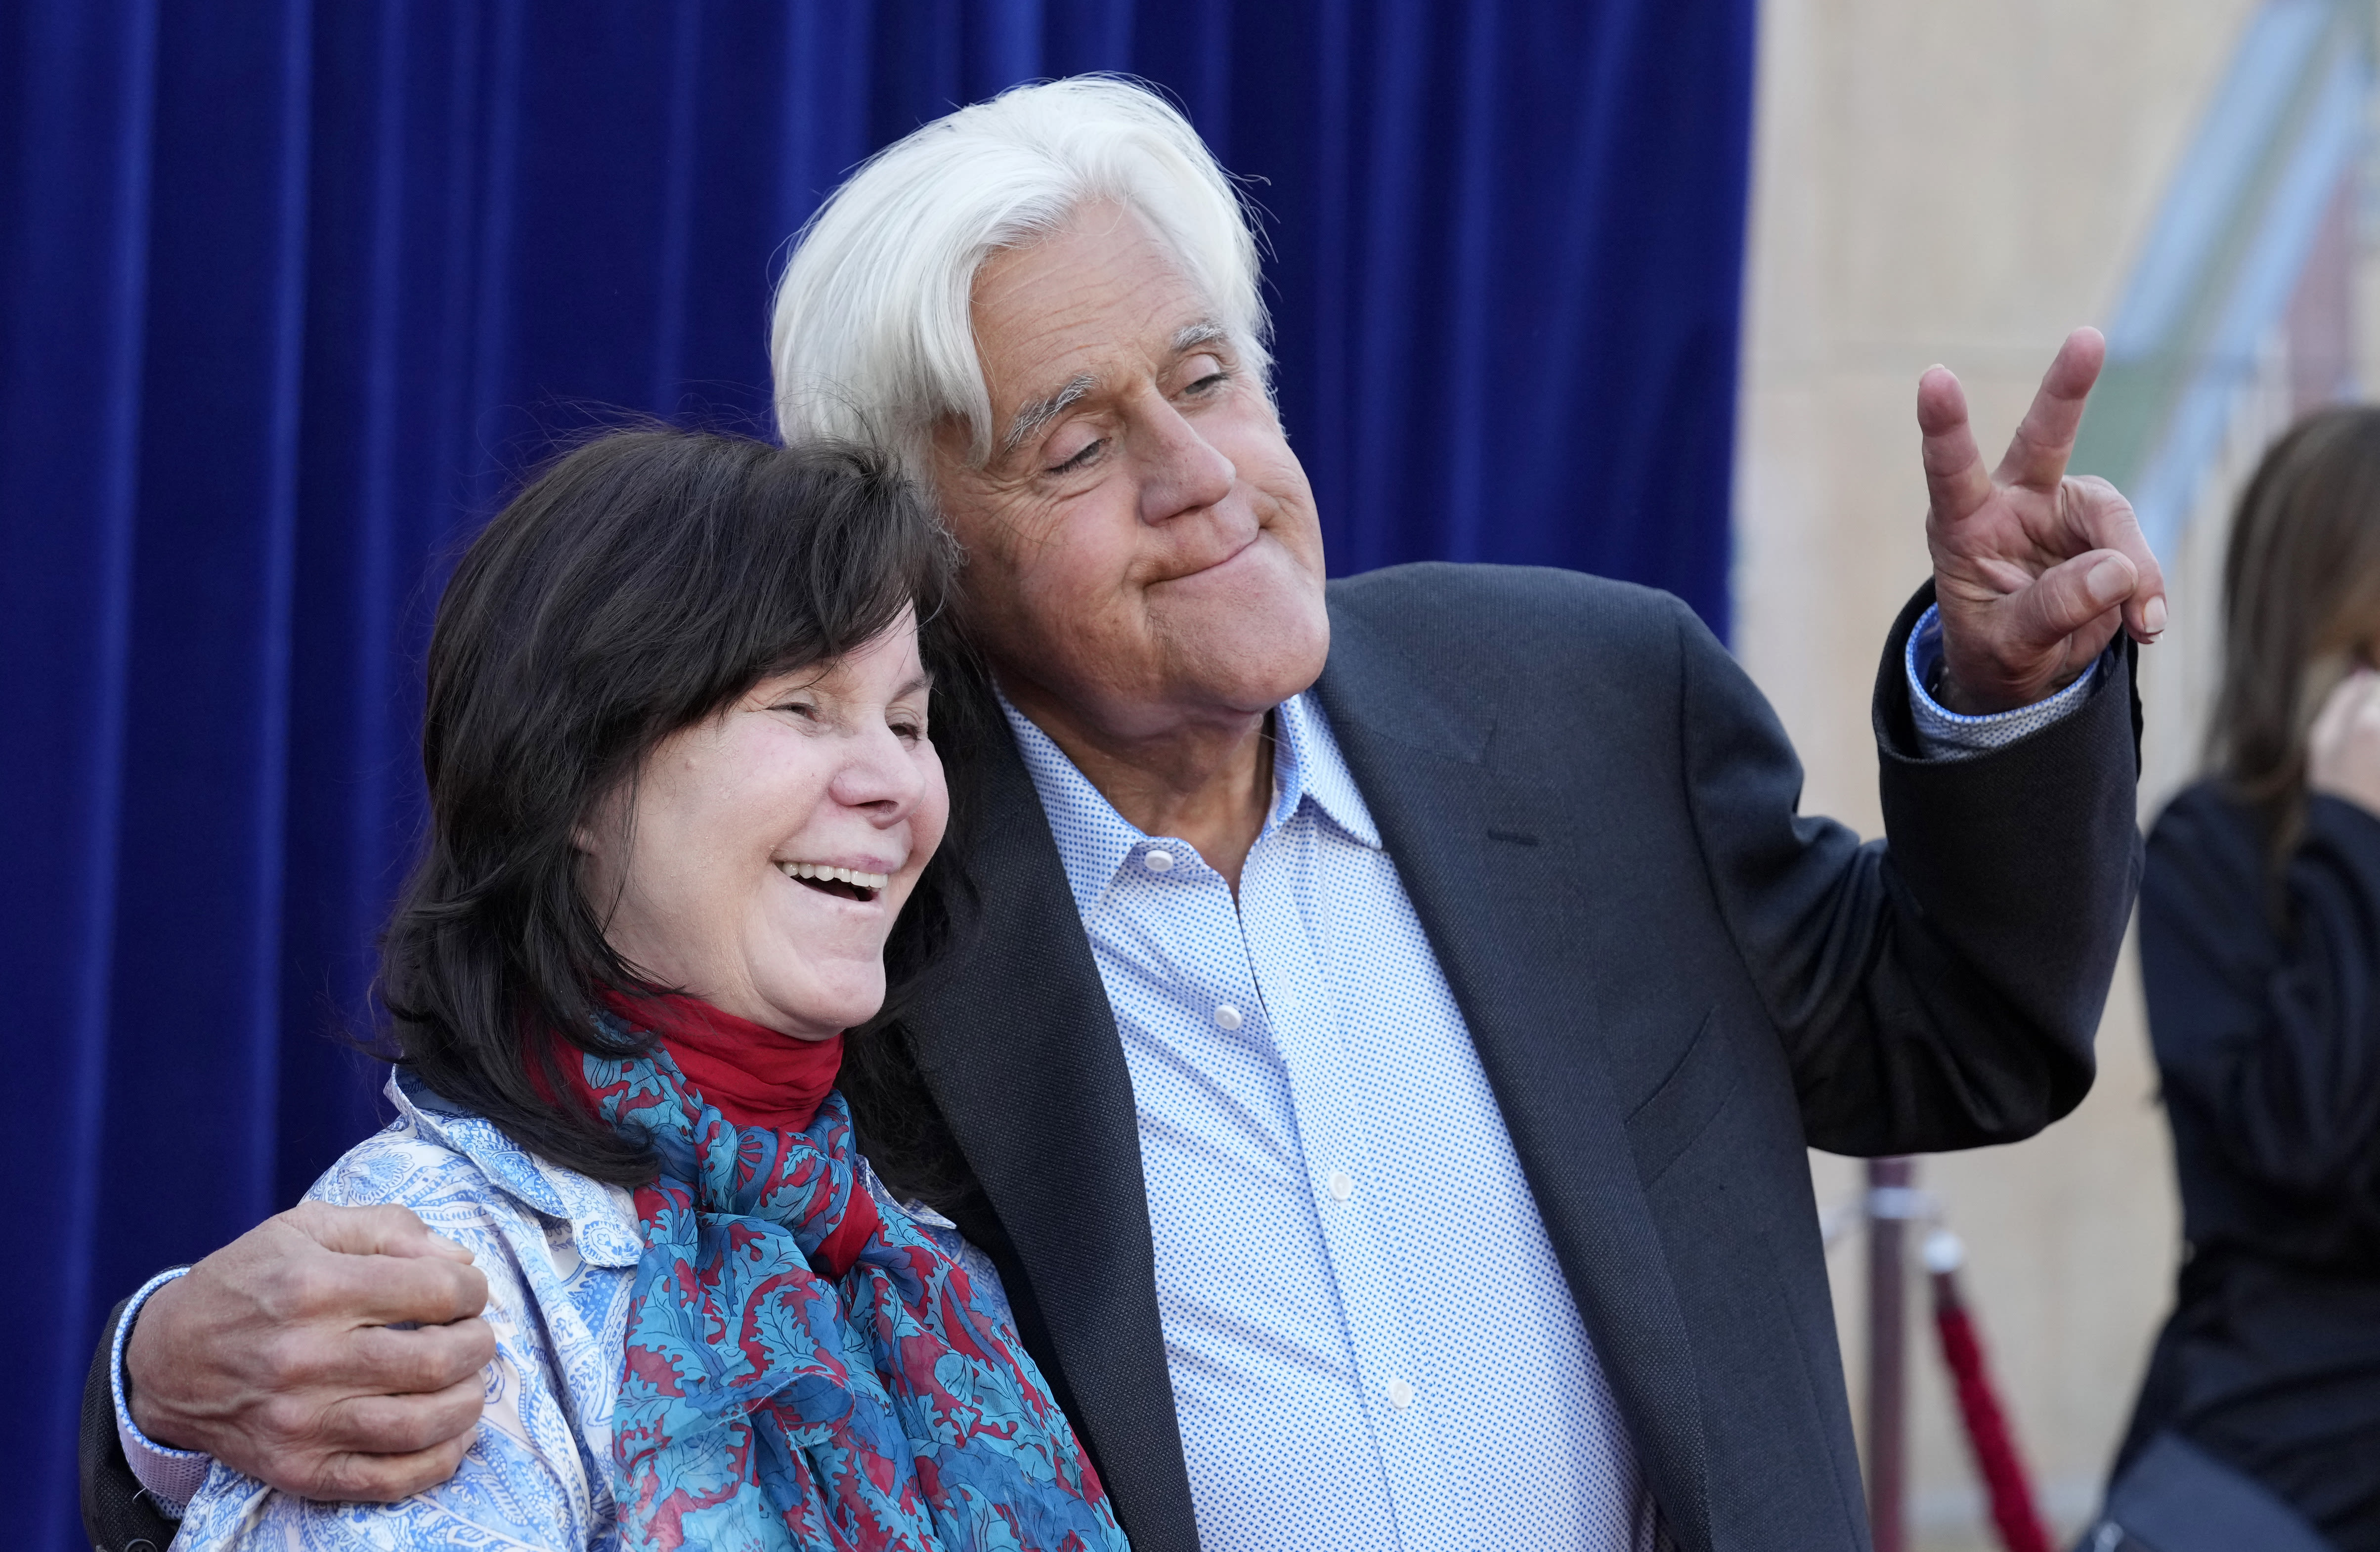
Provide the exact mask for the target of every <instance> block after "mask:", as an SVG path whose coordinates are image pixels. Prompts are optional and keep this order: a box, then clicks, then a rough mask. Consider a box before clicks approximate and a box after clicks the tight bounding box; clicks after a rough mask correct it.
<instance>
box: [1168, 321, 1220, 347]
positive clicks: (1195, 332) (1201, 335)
mask: <svg viewBox="0 0 2380 1552" xmlns="http://www.w3.org/2000/svg"><path fill="white" fill-rule="evenodd" d="M1231 337H1232V331H1231V330H1229V329H1226V328H1225V327H1223V325H1222V324H1220V323H1219V322H1217V321H1215V320H1213V319H1211V318H1207V319H1201V320H1200V321H1197V322H1196V323H1190V324H1185V325H1184V326H1183V327H1182V328H1179V329H1176V330H1175V331H1174V332H1173V348H1172V354H1173V355H1176V356H1179V355H1181V354H1182V353H1183V352H1184V351H1185V350H1196V349H1197V348H1198V347H1199V346H1202V345H1215V344H1219V343H1220V342H1222V341H1224V340H1228V339H1230V338H1231Z"/></svg>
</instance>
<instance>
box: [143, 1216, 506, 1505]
mask: <svg viewBox="0 0 2380 1552" xmlns="http://www.w3.org/2000/svg"><path fill="white" fill-rule="evenodd" d="M487 1302H488V1280H487V1279H486V1278H484V1277H482V1276H481V1275H480V1271H479V1268H477V1267H473V1266H472V1265H471V1257H470V1254H469V1253H468V1251H466V1250H464V1249H463V1247H462V1246H460V1245H458V1244H455V1243H454V1242H453V1241H451V1240H445V1239H442V1238H440V1237H439V1236H438V1235H436V1234H433V1233H431V1231H429V1229H428V1228H427V1227H425V1226H424V1225H423V1224H422V1221H421V1220H420V1219H419V1218H416V1217H415V1216H414V1215H413V1214H412V1213H411V1212H409V1211H407V1209H405V1208H403V1207H394V1206H386V1207H334V1206H323V1205H322V1204H321V1203H319V1202H308V1203H304V1204H302V1205H300V1206H297V1207H295V1208H293V1209H291V1210H290V1211H288V1212H285V1213H282V1214H280V1215H279V1216H277V1217H274V1218H269V1219H265V1220H264V1221H263V1222H262V1223H261V1224H259V1225H258V1226H257V1227H256V1228H254V1229H251V1230H249V1231H248V1232H247V1233H245V1234H243V1235H241V1236H240V1237H239V1238H238V1239H237V1240H234V1241H233V1242H232V1243H229V1244H227V1245H225V1246H224V1248H223V1249H221V1250H219V1251H217V1252H215V1253H214V1254H213V1255H210V1256H208V1257H207V1258H206V1259H205V1260H203V1261H201V1262H200V1263H199V1264H198V1265H197V1266H195V1267H191V1268H190V1270H189V1272H188V1274H186V1275H185V1276H183V1277H181V1278H178V1279H176V1280H175V1281H173V1282H170V1283H167V1284H166V1285H165V1286H164V1287H163V1288H161V1289H159V1290H158V1291H156V1292H155V1293H153V1294H152V1295H151V1296H150V1298H149V1302H148V1303H146V1304H144V1305H142V1306H141V1309H140V1319H139V1320H138V1321H137V1322H135V1323H134V1325H133V1328H132V1340H131V1341H130V1342H129V1343H128V1345H127V1348H126V1351H125V1355H124V1366H125V1371H126V1375H127V1380H128V1386H129V1389H130V1394H129V1396H128V1398H127V1399H128V1402H129V1404H130V1406H131V1409H132V1421H133V1423H134V1424H135V1425H137V1426H138V1427H139V1428H140V1431H141V1432H142V1433H143V1434H146V1435H147V1436H148V1437H151V1438H152V1439H155V1440H156V1441H157V1442H159V1443H160V1444H168V1445H173V1446H176V1447H177V1448H180V1449H198V1450H203V1451H204V1452H206V1453H207V1454H209V1455H212V1456H213V1457H214V1458H215V1459H217V1460H219V1461H224V1462H225V1464H227V1465H230V1466H232V1467H234V1468H235V1469H237V1470H239V1471H242V1472H245V1473H248V1474H249V1475H250V1476H253V1477H257V1478H260V1479H261V1480H262V1481H265V1482H268V1483H270V1484H272V1485H273V1486H275V1487H278V1488H280V1489H282V1490H283V1491H284V1492H288V1493H295V1494H297V1495H299V1496H300V1497H310V1498H336V1499H344V1500H349V1501H356V1502H365V1503H386V1502H392V1501H394V1500H395V1499H397V1498H401V1497H406V1496H407V1495H408V1494H411V1493H418V1492H419V1491H421V1490H422V1489H423V1488H425V1487H433V1486H436V1485H438V1484H439V1483H442V1482H443V1481H445V1480H446V1479H447V1478H448V1477H449V1476H452V1475H453V1474H454V1473H455V1467H456V1466H457V1465H459V1464H460V1463H461V1462H462V1459H463V1451H464V1450H465V1449H466V1448H468V1446H469V1444H470V1442H471V1438H472V1435H473V1434H474V1432H475V1431H476V1430H477V1428H478V1426H479V1422H480V1403H481V1400H482V1398H483V1397H484V1395H485V1385H484V1382H483V1380H482V1379H481V1377H480V1369H481V1368H482V1367H484V1366H485V1365H486V1364H488V1363H489V1361H490V1360H492V1359H493V1358H494V1357H495V1334H494V1333H493V1332H492V1330H490V1329H489V1327H488V1323H487V1322H486V1321H485V1320H483V1319H480V1310H481V1309H482V1308H484V1307H485V1306H486V1304H487ZM407 1322H410V1323H413V1324H414V1325H416V1326H417V1327H418V1328H417V1329H413V1330H400V1329H395V1328H396V1327H399V1326H401V1325H404V1324H406V1323H407Z"/></svg>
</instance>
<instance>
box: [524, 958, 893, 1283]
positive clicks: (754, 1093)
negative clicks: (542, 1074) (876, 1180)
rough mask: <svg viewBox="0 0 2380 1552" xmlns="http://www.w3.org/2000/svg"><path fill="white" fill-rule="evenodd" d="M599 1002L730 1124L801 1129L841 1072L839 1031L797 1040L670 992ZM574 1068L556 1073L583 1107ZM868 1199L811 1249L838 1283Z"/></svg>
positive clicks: (868, 1223) (865, 1221)
mask: <svg viewBox="0 0 2380 1552" xmlns="http://www.w3.org/2000/svg"><path fill="white" fill-rule="evenodd" d="M603 1005H604V1006H605V1007H606V1008H609V1009H610V1010H611V1011H612V1012H613V1013H614V1014H616V1015H617V1016H618V1017H619V1018H620V1019H621V1020H622V1022H624V1023H625V1024H626V1025H627V1026H628V1027H629V1028H631V1029H642V1030H648V1031H650V1033H651V1034H652V1036H653V1037H654V1038H655V1039H657V1040H659V1041H660V1042H661V1044H662V1049H665V1050H667V1051H668V1052H669V1053H670V1060H671V1061H674V1062H676V1063H677V1070H678V1071H679V1072H680V1073H684V1074H685V1075H686V1086H687V1087H689V1088H691V1089H692V1090H693V1091H694V1092H695V1094H696V1095H697V1096H698V1097H699V1098H700V1099H701V1100H702V1102H703V1103H704V1104H706V1105H709V1106H710V1108H711V1109H714V1110H717V1111H718V1112H719V1113H720V1115H721V1116H722V1118H723V1119H724V1120H725V1121H726V1122H727V1123H728V1124H729V1125H731V1126H739V1127H741V1126H764V1127H767V1128H768V1129H769V1130H771V1131H772V1132H799V1131H802V1130H803V1129H804V1128H806V1127H807V1126H808V1125H809V1123H810V1122H812V1121H814V1120H816V1119H817V1117H818V1109H819V1106H820V1105H821V1104H823V1103H825V1102H826V1097H827V1095H828V1094H830V1093H831V1092H832V1091H833V1088H834V1079H835V1074H836V1073H839V1072H841V1071H842V1070H843V1036H842V1035H841V1034H840V1033H837V1034H834V1035H831V1036H829V1037H826V1038H825V1039H823V1040H805V1039H803V1038H802V1037H800V1036H798V1035H787V1034H785V1033H783V1031H782V1030H775V1029H771V1028H770V1027H769V1026H768V1025H763V1024H754V1023H753V1022H752V1021H751V1020H750V1019H747V1018H738V1017H737V1016H736V1015H735V1014H734V1013H730V1012H723V1011H722V1010H720V1009H718V1008H714V1007H712V1006H711V1005H710V1003H708V1002H705V1001H704V1000H702V999H700V998H698V997H686V996H684V995H681V994H679V993H675V992H664V993H662V994H661V995H659V996H654V997H624V996H621V995H620V994H619V993H617V992H605V993H604V994H603ZM581 1065H583V1064H581V1063H577V1062H574V1061H565V1062H564V1063H563V1070H564V1072H565V1073H566V1074H567V1075H568V1076H569V1078H570V1080H571V1085H572V1086H573V1087H574V1088H576V1089H577V1090H578V1093H579V1096H580V1097H581V1098H583V1099H584V1100H586V1102H587V1103H588V1104H589V1107H590V1108H591V1107H593V1105H594V1103H595V1091H594V1090H593V1089H592V1088H590V1087H589V1086H588V1084H587V1078H586V1075H585V1073H582V1072H581V1071H580V1070H579V1069H580V1066H581ZM876 1224H877V1214H876V1199H875V1198H874V1197H873V1196H871V1195H869V1194H868V1193H867V1192H866V1191H854V1192H853V1193H852V1194H851V1202H850V1205H849V1206H846V1207H845V1208H844V1214H843V1221H842V1222H841V1223H840V1224H838V1225H836V1227H835V1230H834V1231H833V1232H832V1234H829V1235H828V1236H827V1238H826V1241H825V1243H822V1244H820V1246H819V1259H820V1261H821V1262H823V1263H825V1268H824V1269H825V1271H826V1275H827V1276H829V1277H831V1278H839V1277H841V1276H843V1274H844V1272H846V1271H848V1270H849V1269H850V1267H851V1264H852V1262H853V1261H855V1260H856V1259H857V1258H858V1255H859V1251H860V1247H861V1246H863V1245H865V1244H866V1243H868V1236H870V1235H871V1234H873V1233H875V1232H876Z"/></svg>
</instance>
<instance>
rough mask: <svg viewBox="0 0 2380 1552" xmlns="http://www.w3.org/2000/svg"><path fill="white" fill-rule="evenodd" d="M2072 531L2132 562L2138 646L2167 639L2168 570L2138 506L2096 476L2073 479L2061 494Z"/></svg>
mask: <svg viewBox="0 0 2380 1552" xmlns="http://www.w3.org/2000/svg"><path fill="white" fill-rule="evenodd" d="M2058 500H2059V502H2060V503H2061V504H2062V505H2064V506H2065V507H2066V509H2067V521H2068V524H2069V526H2070V527H2071V528H2072V529H2073V530H2074V531H2075V532H2076V533H2077V534H2079V535H2080V536H2081V538H2082V540H2083V543H2084V544H2086V545H2088V546H2089V547H2090V548H2091V549H2094V550H2113V551H2115V552H2117V553H2118V554H2119V555H2121V556H2123V557H2124V558H2125V559H2126V560H2128V561H2130V562H2131V563H2132V570H2133V572H2134V573H2135V575H2136V576H2137V577H2138V580H2137V582H2136V583H2135V584H2134V585H2133V588H2132V592H2131V597H2130V598H2128V599H2126V600H2124V625H2125V628H2126V629H2128V630H2130V631H2131V633H2132V639H2133V640H2135V641H2155V639H2156V638H2157V637H2160V636H2163V635H2164V634H2165V626H2166V598H2165V570H2164V568H2163V567H2162V566H2159V565H2158V564H2157V558H2156V555H2155V553H2154V552H2152V551H2151V550H2150V549H2149V540H2148V536H2147V535H2146V534H2144V533H2143V532H2141V520H2140V518H2139V517H2138V516H2136V515H2134V514H2133V512H2132V503H2130V502H2128V501H2126V500H2125V499H2124V498H2123V495H2122V493H2121V492H2120V491H2118V490H2117V489H2116V488H2115V487H2114V486H2113V485H2110V484H2108V483H2107V481H2106V480H2104V479H2099V478H2098V477H2097V476H2095V475H2085V476H2083V477H2081V478H2079V479H2069V480H2067V481H2066V482H2065V483H2064V484H2063V485H2061V486H2060V487H2059V489H2058Z"/></svg>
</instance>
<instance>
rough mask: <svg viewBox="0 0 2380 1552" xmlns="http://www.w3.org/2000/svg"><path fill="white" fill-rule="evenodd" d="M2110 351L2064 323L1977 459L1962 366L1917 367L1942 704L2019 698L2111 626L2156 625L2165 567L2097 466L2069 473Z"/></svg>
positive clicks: (2147, 634) (2073, 665) (2068, 676)
mask: <svg viewBox="0 0 2380 1552" xmlns="http://www.w3.org/2000/svg"><path fill="white" fill-rule="evenodd" d="M2106 358H2107V342H2106V341H2105V340H2103V339H2101V338H2100V337H2099V333H2098V331H2097V330H2095V329H2077V330H2075V331H2074V333H2071V334H2069V335H2068V336H2067V338H2066V343H2065V345H2064V346H2061V347H2060V348H2059V350H2058V358H2057V359H2056V360H2054V361H2052V362H2051V363H2050V366H2049V370H2048V372H2047V373H2046V375H2045V376H2044V377H2043V378H2042V380H2041V389H2040V392H2038V393H2037V394H2034V400H2033V407H2032V408H2031V409H2030V410H2029V411H2027V412H2026V414H2025V418H2024V422H2023V424H2022V425H2020V426H2019V427H2018V428H2017V431H2016V436H2015V437H2014V439H2013V440H2011V441H2010V443H2009V450H2008V453H2007V455H2005V456H2004V457H2002V458H2001V459H2000V464H1999V467H1998V468H1997V469H1995V470H1991V471H1988V472H1986V470H1985V467H1984V460H1983V456H1982V455H1981V453H1980V452H1979V451H1978V450H1977V448H1976V445H1975V437H1974V432H1973V430H1971V429H1970V427H1969V426H1968V424H1967V396H1966V394H1965V392H1964V390H1962V389H1961V387H1960V386H1959V380H1958V379H1957V378H1956V377H1954V376H1952V375H1951V373H1950V372H1949V370H1947V369H1946V368H1942V367H1934V368H1931V369H1929V370H1927V371H1926V372H1925V375H1924V376H1923V377H1921V378H1919V379H1918V381H1917V425H1918V429H1919V430H1920V431H1922V432H1923V433H1924V435H1925V484H1926V491H1927V494H1928V495H1929V497H1930V498H1931V507H1930V509H1929V510H1928V512H1927V513H1926V517H1925V542H1926V546H1927V548H1928V549H1930V550H1931V551H1932V552H1933V555H1934V584H1935V600H1936V601H1937V603H1938V604H1939V605H1940V606H1941V610H1942V653H1943V682H1942V684H1941V685H1940V686H1939V688H1938V689H1937V691H1936V693H1935V698H1936V699H1937V700H1939V701H1940V702H1941V703H1942V704H1943V705H1944V706H1945V707H1948V708H1949V709H1950V710H1953V711H1958V712H1963V713H1967V714H1971V715H1981V714H1985V713H1989V712H1995V711H2007V710H2011V709H2015V708H2017V707H2020V706H2029V705H2031V704H2033V703H2034V701H2037V700H2040V699H2041V698H2042V697H2045V696H2049V695H2053V694H2055V693H2057V692H2058V690H2060V689H2062V688H2064V687H2065V686H2066V685H2069V684H2071V683H2072V682H2073V681H2074V679H2075V678H2076V677H2077V676H2078V675H2080V674H2082V673H2084V672H2085V671H2086V670H2088V669H2089V668H2090V667H2091V665H2092V664H2093V663H2094V662H2095V661H2097V660H2098V657H2099V654H2100V653H2102V652H2104V651H2106V650H2107V643H2109V642H2110V641H2113V640H2114V639H2115V637H2116V633H2117V632H2118V631H2119V630H2129V631H2130V632H2131V635H2132V638H2133V639H2134V640H2136V641H2142V642H2149V641H2155V639H2156V638H2157V637H2158V636H2159V635H2160V634H2161V633H2162V632H2163V631H2164V630H2165V624H2166V600H2165V576H2164V574H2163V573H2162V572H2160V571H2159V570H2158V569H2157V563H2156V557H2155V556H2154V555H2152V554H2150V553H2149V547H2148V541H2147V540H2145V539H2143V537H2142V534H2141V526H2140V523H2139V522H2138V520H2137V519H2135V518H2134V517H2133V515H2132V508H2131V503H2129V502H2127V501H2126V500H2125V499H2124V498H2123V497H2122V496H2121V495H2120V494H2119V493H2118V492H2117V491H2116V488H2115V487H2114V486H2112V485H2110V484H2108V483H2107V481H2106V480H2104V479H2096V478H2082V479H2069V478H2068V477H2067V474H2066V463H2067V459H2068V458H2069V457H2070V455H2072V453H2073V451H2074V434H2075V430H2076V429H2077V428H2078V427H2079V426H2081V424H2082V423H2083V400H2084V399H2085V398H2086V397H2087V396H2088V395H2089V394H2090V392H2091V385H2092V383H2094V382H2096V381H2097V380H2098V376H2099V368H2100V365H2101V363H2102V362H2103V361H2104V360H2105V359H2106Z"/></svg>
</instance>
